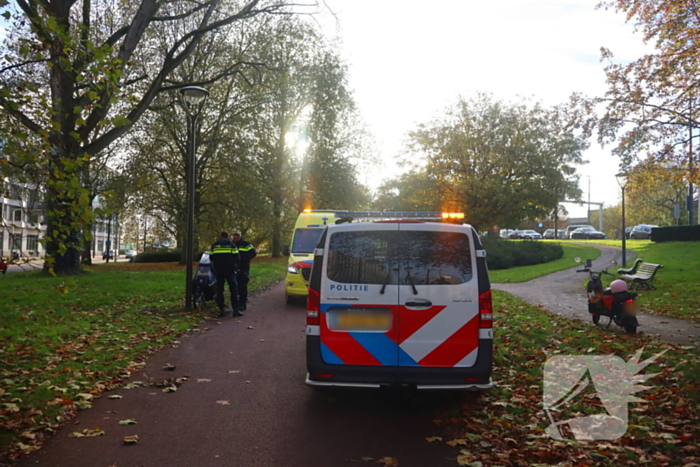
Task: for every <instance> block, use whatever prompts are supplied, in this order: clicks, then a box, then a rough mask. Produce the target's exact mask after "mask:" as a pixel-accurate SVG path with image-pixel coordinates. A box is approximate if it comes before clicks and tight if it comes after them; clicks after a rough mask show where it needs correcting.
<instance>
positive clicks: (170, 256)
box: [134, 249, 182, 263]
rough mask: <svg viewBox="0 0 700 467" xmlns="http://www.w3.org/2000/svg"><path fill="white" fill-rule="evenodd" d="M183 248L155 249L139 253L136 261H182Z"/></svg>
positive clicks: (135, 258)
mask: <svg viewBox="0 0 700 467" xmlns="http://www.w3.org/2000/svg"><path fill="white" fill-rule="evenodd" d="M181 255H182V251H181V250H166V249H162V250H153V251H145V252H143V253H139V254H138V255H136V256H135V257H134V263H172V262H175V261H180V256H181Z"/></svg>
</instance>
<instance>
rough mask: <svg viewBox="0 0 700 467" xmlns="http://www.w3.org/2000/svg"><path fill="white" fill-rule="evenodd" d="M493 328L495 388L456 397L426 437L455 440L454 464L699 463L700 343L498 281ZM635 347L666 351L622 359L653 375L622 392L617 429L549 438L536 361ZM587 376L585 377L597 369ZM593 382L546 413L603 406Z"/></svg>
mask: <svg viewBox="0 0 700 467" xmlns="http://www.w3.org/2000/svg"><path fill="white" fill-rule="evenodd" d="M494 335H495V338H494V344H495V356H494V364H495V368H494V375H493V377H494V381H496V382H497V388H496V389H494V390H492V391H491V392H488V393H485V394H482V395H481V396H480V397H475V396H473V395H466V396H464V397H462V398H461V399H460V400H461V401H462V402H461V404H458V405H455V406H453V409H452V410H451V411H450V412H449V413H445V414H441V416H440V417H438V418H436V420H435V422H436V423H438V424H440V426H441V427H440V428H441V430H442V431H443V432H447V434H448V435H447V436H442V437H439V438H437V439H430V438H429V441H431V440H432V441H433V442H435V441H442V442H446V443H448V444H450V445H451V446H455V447H459V448H461V450H460V453H459V454H458V456H459V457H458V458H457V463H458V464H459V465H474V466H476V465H484V466H487V465H504V466H505V465H513V466H515V465H533V466H534V465H540V466H548V465H552V466H553V465H561V466H603V465H610V466H618V465H644V466H650V467H651V466H661V465H678V466H681V465H687V466H691V465H699V464H700V462H699V461H700V447H699V446H700V425H699V424H698V423H697V420H698V418H699V417H700V409H699V408H698V402H700V365H699V364H698V361H700V350H698V349H696V348H692V347H681V346H678V345H675V344H658V343H653V339H650V338H648V337H646V336H643V335H627V334H624V333H619V332H612V331H610V330H608V329H601V328H597V327H594V326H591V325H590V324H587V323H582V322H579V321H575V320H567V319H566V318H563V317H561V316H559V315H556V314H553V313H550V312H548V311H546V310H543V309H540V308H537V307H533V306H530V305H528V304H526V303H524V302H522V301H521V300H518V299H516V298H514V297H512V296H510V295H508V294H506V293H504V292H499V291H494ZM642 349H643V351H642V354H641V358H640V360H641V361H644V360H646V359H649V358H650V357H653V356H654V355H657V354H659V353H660V352H662V351H666V353H664V354H663V355H661V356H659V357H658V358H657V359H656V362H655V363H652V364H650V365H649V366H647V367H646V368H643V369H642V368H631V367H628V369H630V370H631V373H632V374H635V373H638V374H639V375H651V374H657V375H656V376H654V377H652V378H651V379H650V380H648V381H645V382H641V383H640V385H641V386H648V388H646V389H644V388H638V389H639V392H638V393H637V394H636V396H637V397H639V398H640V399H641V401H639V402H631V403H629V404H626V402H624V403H625V404H626V405H627V407H628V413H629V420H627V421H625V420H624V419H621V420H619V423H621V424H623V426H621V428H623V430H622V432H624V435H623V436H622V437H621V438H619V439H614V440H599V441H576V440H574V439H573V437H571V439H566V438H567V437H564V439H562V440H554V439H552V438H550V436H549V435H548V434H547V432H545V430H546V429H547V427H548V426H549V425H550V420H549V418H548V416H547V414H546V412H545V410H544V406H543V400H544V399H543V391H544V368H545V367H544V365H545V362H546V361H547V359H548V358H551V357H555V356H562V355H576V356H581V355H588V356H594V355H600V356H603V355H615V356H618V357H620V358H621V359H622V360H624V361H625V362H630V361H631V360H632V357H633V356H634V354H635V353H636V352H637V351H639V350H642ZM558 358H561V357H558ZM591 376H592V377H593V381H596V380H599V379H600V378H601V375H597V374H593V375H591ZM592 386H593V385H589V386H588V387H586V388H585V390H584V391H582V392H581V393H580V394H579V395H578V396H576V397H574V398H573V399H572V400H571V401H570V403H568V404H566V405H564V407H563V410H561V411H557V412H552V415H553V418H554V420H555V421H562V420H566V419H570V418H574V417H580V416H587V415H593V414H605V413H606V409H605V407H604V406H603V402H602V400H601V397H600V394H601V393H600V392H597V391H595V390H594V388H593V387H592ZM628 394H629V392H628ZM607 402H608V403H610V402H611V400H608V401H607ZM624 424H626V425H627V426H626V430H624V428H625V426H624ZM438 432H439V431H438Z"/></svg>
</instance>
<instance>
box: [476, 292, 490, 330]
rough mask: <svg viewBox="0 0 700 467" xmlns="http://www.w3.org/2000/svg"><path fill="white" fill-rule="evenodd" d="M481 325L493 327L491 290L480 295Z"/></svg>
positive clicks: (482, 326)
mask: <svg viewBox="0 0 700 467" xmlns="http://www.w3.org/2000/svg"><path fill="white" fill-rule="evenodd" d="M479 327H480V328H492V327H493V304H492V302H491V291H490V290H489V291H488V292H484V293H482V294H481V295H479Z"/></svg>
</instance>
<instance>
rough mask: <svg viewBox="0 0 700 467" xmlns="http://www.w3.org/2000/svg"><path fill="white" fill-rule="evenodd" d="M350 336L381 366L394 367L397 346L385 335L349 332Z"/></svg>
mask: <svg viewBox="0 0 700 467" xmlns="http://www.w3.org/2000/svg"><path fill="white" fill-rule="evenodd" d="M350 335H351V336H352V337H353V338H354V339H355V340H356V341H357V342H358V343H359V344H360V345H361V346H362V347H364V348H365V349H366V350H367V351H368V352H369V353H371V354H372V356H373V357H374V358H376V359H377V360H378V361H379V363H381V364H382V365H391V366H395V365H396V352H397V347H398V346H397V345H396V343H395V342H394V341H392V340H391V339H390V338H389V337H388V336H387V335H386V334H379V333H374V332H351V333H350Z"/></svg>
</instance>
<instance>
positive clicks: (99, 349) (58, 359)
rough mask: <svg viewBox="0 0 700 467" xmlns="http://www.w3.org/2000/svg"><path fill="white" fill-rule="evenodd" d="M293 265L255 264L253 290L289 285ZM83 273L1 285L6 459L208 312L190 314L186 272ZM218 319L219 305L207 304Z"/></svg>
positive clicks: (0, 417)
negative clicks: (284, 280)
mask: <svg viewBox="0 0 700 467" xmlns="http://www.w3.org/2000/svg"><path fill="white" fill-rule="evenodd" d="M286 264H287V258H278V259H271V258H269V257H267V258H266V257H260V256H259V257H257V258H256V259H255V260H254V262H253V265H252V270H251V276H252V277H251V281H250V284H249V291H250V292H254V291H256V290H259V289H262V288H264V287H267V286H269V285H270V284H271V283H274V282H275V281H278V280H280V279H282V278H283V277H284V274H285V270H286ZM87 269H88V270H87V271H86V272H85V274H82V275H79V276H75V277H70V278H65V277H63V278H61V277H47V276H44V275H42V274H41V273H39V272H13V273H9V274H6V275H4V276H2V277H0V290H2V299H1V301H0V459H1V458H2V457H3V455H2V453H3V452H4V453H5V454H7V451H8V450H9V451H11V452H10V453H9V454H10V456H11V457H12V456H15V455H18V454H21V453H22V452H27V451H31V450H33V449H35V448H36V444H38V443H39V442H40V441H41V438H42V436H44V434H46V433H50V432H51V431H52V430H53V429H54V428H55V427H56V426H59V425H61V424H62V423H64V422H65V421H66V420H68V419H69V418H70V417H71V415H72V414H73V413H74V412H75V411H76V410H78V409H82V408H87V407H90V400H91V399H92V398H93V397H96V396H98V395H99V394H100V393H101V392H102V391H104V390H106V389H110V388H112V387H115V386H117V385H120V384H121V383H122V382H123V380H124V379H126V378H128V377H129V376H130V375H131V373H133V372H135V371H137V370H138V369H139V368H140V367H141V365H142V363H143V361H144V358H145V357H146V356H147V355H149V354H151V353H153V352H154V351H156V350H158V349H159V348H161V347H163V346H164V345H167V344H169V343H171V342H173V341H174V340H175V339H176V338H177V337H178V336H180V335H182V334H183V333H184V332H186V331H189V330H193V332H197V331H198V328H197V327H196V326H197V324H198V323H201V322H202V320H203V319H211V318H210V317H209V316H208V314H207V313H206V312H204V313H201V314H200V313H197V312H192V313H186V312H184V310H183V308H184V295H185V292H184V290H185V285H186V283H185V268H184V266H179V265H178V264H177V263H119V262H117V263H110V264H100V265H95V266H91V267H89V268H87ZM211 308H212V311H213V309H215V308H216V306H215V305H214V304H213V303H211Z"/></svg>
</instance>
